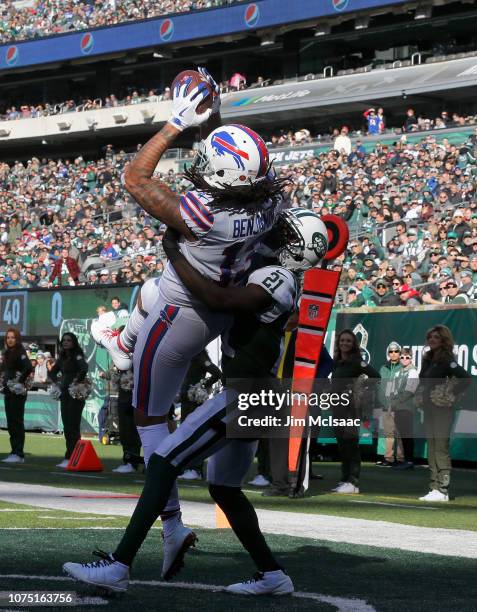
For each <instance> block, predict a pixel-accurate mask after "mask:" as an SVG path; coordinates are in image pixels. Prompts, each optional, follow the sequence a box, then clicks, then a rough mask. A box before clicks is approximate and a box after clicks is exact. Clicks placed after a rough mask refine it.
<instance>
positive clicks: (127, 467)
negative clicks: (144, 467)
mask: <svg viewBox="0 0 477 612" xmlns="http://www.w3.org/2000/svg"><path fill="white" fill-rule="evenodd" d="M113 472H116V474H133V473H135V472H136V470H135V469H134V468H133V466H132V465H131V464H130V463H123V464H122V465H119V466H118V467H117V468H115V469H114V470H113Z"/></svg>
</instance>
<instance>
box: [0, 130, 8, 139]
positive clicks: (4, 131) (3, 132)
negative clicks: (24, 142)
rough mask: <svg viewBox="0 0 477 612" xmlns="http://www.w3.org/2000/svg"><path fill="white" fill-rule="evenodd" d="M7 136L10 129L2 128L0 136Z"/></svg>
mask: <svg viewBox="0 0 477 612" xmlns="http://www.w3.org/2000/svg"><path fill="white" fill-rule="evenodd" d="M7 136H10V130H5V129H3V128H2V129H1V130H0V138H6V137H7Z"/></svg>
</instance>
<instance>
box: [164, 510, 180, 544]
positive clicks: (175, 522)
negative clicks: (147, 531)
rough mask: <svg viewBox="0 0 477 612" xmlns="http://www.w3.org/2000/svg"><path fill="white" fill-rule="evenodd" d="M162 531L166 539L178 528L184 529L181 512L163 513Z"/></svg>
mask: <svg viewBox="0 0 477 612" xmlns="http://www.w3.org/2000/svg"><path fill="white" fill-rule="evenodd" d="M161 521H162V530H163V532H164V537H165V538H168V537H169V536H171V535H172V534H173V533H174V531H175V530H176V529H177V528H178V527H182V525H183V523H182V514H181V512H180V511H179V510H177V511H172V512H163V513H162V514H161Z"/></svg>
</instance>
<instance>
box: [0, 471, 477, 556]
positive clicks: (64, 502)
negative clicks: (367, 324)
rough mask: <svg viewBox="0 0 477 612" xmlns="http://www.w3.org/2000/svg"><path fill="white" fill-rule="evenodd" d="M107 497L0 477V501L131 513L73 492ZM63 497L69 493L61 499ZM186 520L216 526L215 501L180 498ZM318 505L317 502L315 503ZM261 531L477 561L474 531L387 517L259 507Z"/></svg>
mask: <svg viewBox="0 0 477 612" xmlns="http://www.w3.org/2000/svg"><path fill="white" fill-rule="evenodd" d="M88 494H89V495H93V496H94V495H111V496H114V493H113V492H110V493H108V492H102V491H88V490H85V489H67V488H60V487H52V486H44V485H33V484H24V483H11V482H1V481H0V500H3V501H6V502H9V503H17V504H26V505H30V506H36V507H41V508H47V509H50V510H66V511H69V512H81V513H84V514H89V515H91V514H92V513H94V514H102V515H106V516H110V515H115V516H128V517H129V516H131V514H132V512H133V510H134V508H135V506H136V503H137V500H136V499H131V498H120V499H114V498H108V499H94V498H86V499H81V498H80V497H72V496H74V495H78V496H82V495H88ZM65 496H67V497H65ZM181 505H182V513H183V517H184V520H185V521H186V522H187V523H188V524H189V525H194V526H197V527H202V528H205V529H214V528H215V508H214V506H213V504H204V503H199V502H182V504H181ZM317 507H318V508H319V502H318V504H317ZM257 514H258V518H259V519H260V525H261V527H262V529H263V531H264V532H265V533H274V534H286V535H292V536H296V537H301V538H308V539H310V540H315V541H328V542H344V543H348V544H356V545H364V546H373V547H377V548H392V549H394V548H397V549H400V550H407V551H413V552H419V553H430V554H438V555H444V556H450V557H465V558H468V559H477V534H476V532H475V531H467V530H463V529H443V528H430V527H417V526H415V525H404V524H401V523H391V522H388V521H373V520H368V519H357V518H349V517H341V516H329V515H319V514H306V513H300V512H281V511H278V510H257Z"/></svg>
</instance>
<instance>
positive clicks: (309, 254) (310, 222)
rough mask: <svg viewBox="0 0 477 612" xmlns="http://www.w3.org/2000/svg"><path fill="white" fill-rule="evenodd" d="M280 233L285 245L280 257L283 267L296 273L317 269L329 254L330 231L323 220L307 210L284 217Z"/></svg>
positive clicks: (290, 211) (295, 210) (287, 212)
mask: <svg viewBox="0 0 477 612" xmlns="http://www.w3.org/2000/svg"><path fill="white" fill-rule="evenodd" d="M277 226H278V227H277V229H278V230H279V231H280V233H281V234H282V235H283V240H284V241H285V245H284V246H283V247H281V249H280V250H279V253H278V259H279V261H280V263H281V265H282V266H283V267H284V268H287V269H288V270H292V271H294V272H303V271H305V270H308V269H309V268H314V267H315V266H316V265H317V264H318V263H319V262H320V261H321V260H322V259H323V257H324V256H325V255H326V252H327V250H328V231H327V229H326V225H325V224H324V223H323V221H322V220H321V219H320V217H319V216H318V215H317V214H316V213H314V212H312V211H311V210H307V209H304V208H289V209H288V210H284V211H283V212H281V213H280V216H279V220H278V223H277Z"/></svg>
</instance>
